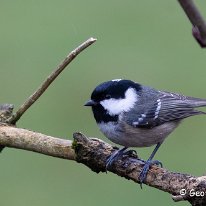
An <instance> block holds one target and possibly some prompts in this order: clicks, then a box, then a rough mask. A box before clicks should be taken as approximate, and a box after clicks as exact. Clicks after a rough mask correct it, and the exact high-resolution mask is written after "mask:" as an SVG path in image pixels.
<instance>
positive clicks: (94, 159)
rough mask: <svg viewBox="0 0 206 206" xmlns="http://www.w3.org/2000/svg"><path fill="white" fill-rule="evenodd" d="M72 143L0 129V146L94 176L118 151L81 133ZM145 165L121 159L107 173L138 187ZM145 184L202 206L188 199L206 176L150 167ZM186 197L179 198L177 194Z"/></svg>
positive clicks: (204, 185)
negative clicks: (46, 157) (71, 162)
mask: <svg viewBox="0 0 206 206" xmlns="http://www.w3.org/2000/svg"><path fill="white" fill-rule="evenodd" d="M73 137H74V141H73V142H72V141H71V140H65V139H60V138H56V137H51V136H47V135H45V134H41V133H38V132H34V131H29V130H26V129H21V128H16V127H11V126H0V144H1V145H3V146H6V147H11V148H18V149H23V150H28V151H33V152H38V153H41V154H45V155H49V156H53V157H58V158H63V159H68V160H74V161H77V162H79V163H82V164H84V165H86V166H87V167H89V168H90V169H91V170H92V171H94V172H97V173H99V172H105V165H106V160H107V158H108V157H109V156H110V155H111V153H112V152H114V151H115V150H116V149H117V148H114V147H112V146H111V145H109V144H107V143H105V142H103V141H102V140H99V139H94V138H93V139H89V138H87V137H86V136H84V135H83V134H81V133H74V136H73ZM143 165H144V161H143V160H141V159H137V158H136V157H135V156H134V155H132V154H131V156H124V157H120V158H119V159H118V160H117V161H116V162H115V163H114V164H113V166H112V168H110V169H109V171H111V172H113V173H115V174H117V175H119V176H121V177H125V178H126V179H129V180H133V181H134V182H137V183H139V180H138V177H139V174H140V171H141V169H142V167H143ZM145 184H147V185H149V186H151V187H155V188H157V189H159V190H162V191H164V192H168V193H169V194H172V195H173V199H174V200H175V201H180V200H187V201H189V202H190V203H192V205H205V204H206V197H205V196H203V197H197V196H194V197H191V196H190V195H189V194H190V191H193V193H195V192H200V191H201V192H205V194H206V176H202V177H195V176H191V175H188V174H180V173H176V172H170V171H168V170H166V169H164V168H159V167H157V166H152V167H151V169H150V170H149V172H148V175H147V178H146V181H145ZM183 189H184V191H185V195H182V196H181V195H180V191H181V190H183Z"/></svg>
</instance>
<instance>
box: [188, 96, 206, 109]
mask: <svg viewBox="0 0 206 206" xmlns="http://www.w3.org/2000/svg"><path fill="white" fill-rule="evenodd" d="M186 101H187V103H188V104H189V105H191V106H192V107H206V99H201V98H195V97H187V100H186Z"/></svg>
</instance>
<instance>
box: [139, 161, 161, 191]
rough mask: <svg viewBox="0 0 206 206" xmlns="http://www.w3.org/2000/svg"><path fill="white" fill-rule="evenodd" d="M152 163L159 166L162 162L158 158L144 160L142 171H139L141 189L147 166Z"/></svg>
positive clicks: (147, 169)
mask: <svg viewBox="0 0 206 206" xmlns="http://www.w3.org/2000/svg"><path fill="white" fill-rule="evenodd" d="M152 165H157V166H160V167H162V166H163V165H162V163H161V162H160V161H158V160H148V161H146V162H145V165H144V167H143V168H142V171H141V172H140V175H139V182H140V187H141V189H142V183H143V182H144V181H145V179H146V177H147V173H148V171H149V168H150V166H152Z"/></svg>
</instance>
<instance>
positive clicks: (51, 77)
mask: <svg viewBox="0 0 206 206" xmlns="http://www.w3.org/2000/svg"><path fill="white" fill-rule="evenodd" d="M95 41H96V39H95V38H89V39H88V40H86V41H85V42H83V43H82V44H81V45H79V46H78V47H77V48H76V49H74V50H73V51H72V52H71V53H69V55H68V56H67V57H66V58H65V59H64V60H63V62H61V63H60V64H59V66H58V67H57V68H56V69H55V70H54V71H53V72H52V73H51V74H50V75H49V76H48V77H47V78H46V80H45V81H44V82H43V83H42V85H41V86H40V87H39V88H38V89H37V90H36V91H35V92H34V93H33V94H32V95H31V96H30V97H29V98H28V99H27V100H26V101H25V102H24V103H23V104H22V105H21V107H20V108H19V109H18V110H17V112H16V113H15V114H14V115H13V116H12V117H11V118H10V119H9V120H8V123H10V124H15V123H16V122H17V121H18V120H19V119H20V118H21V116H22V115H23V114H24V112H26V110H27V109H28V108H29V107H30V106H31V105H32V104H33V103H34V102H35V101H36V100H37V99H38V98H39V97H40V96H41V95H42V94H43V93H44V92H45V90H46V89H47V88H48V87H49V85H50V84H51V83H52V82H53V81H54V80H55V79H56V77H57V76H58V75H59V74H60V73H61V72H62V71H63V70H64V69H65V68H66V66H67V65H68V64H69V63H70V62H71V61H72V60H73V59H74V58H75V57H76V56H77V55H78V54H80V53H81V52H82V51H83V50H84V49H86V48H87V47H88V46H90V45H91V44H93V43H94V42H95Z"/></svg>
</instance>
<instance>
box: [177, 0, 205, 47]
mask: <svg viewBox="0 0 206 206" xmlns="http://www.w3.org/2000/svg"><path fill="white" fill-rule="evenodd" d="M178 2H179V3H180V5H181V6H182V8H183V10H184V11H185V13H186V15H187V16H188V18H189V20H190V22H191V23H192V25H193V29H192V34H193V36H194V37H195V39H196V40H197V42H198V43H199V44H200V46H201V47H202V48H205V47H206V22H205V20H204V18H203V17H202V15H201V14H200V11H199V10H198V8H197V7H196V5H195V3H194V1H193V0H178Z"/></svg>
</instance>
